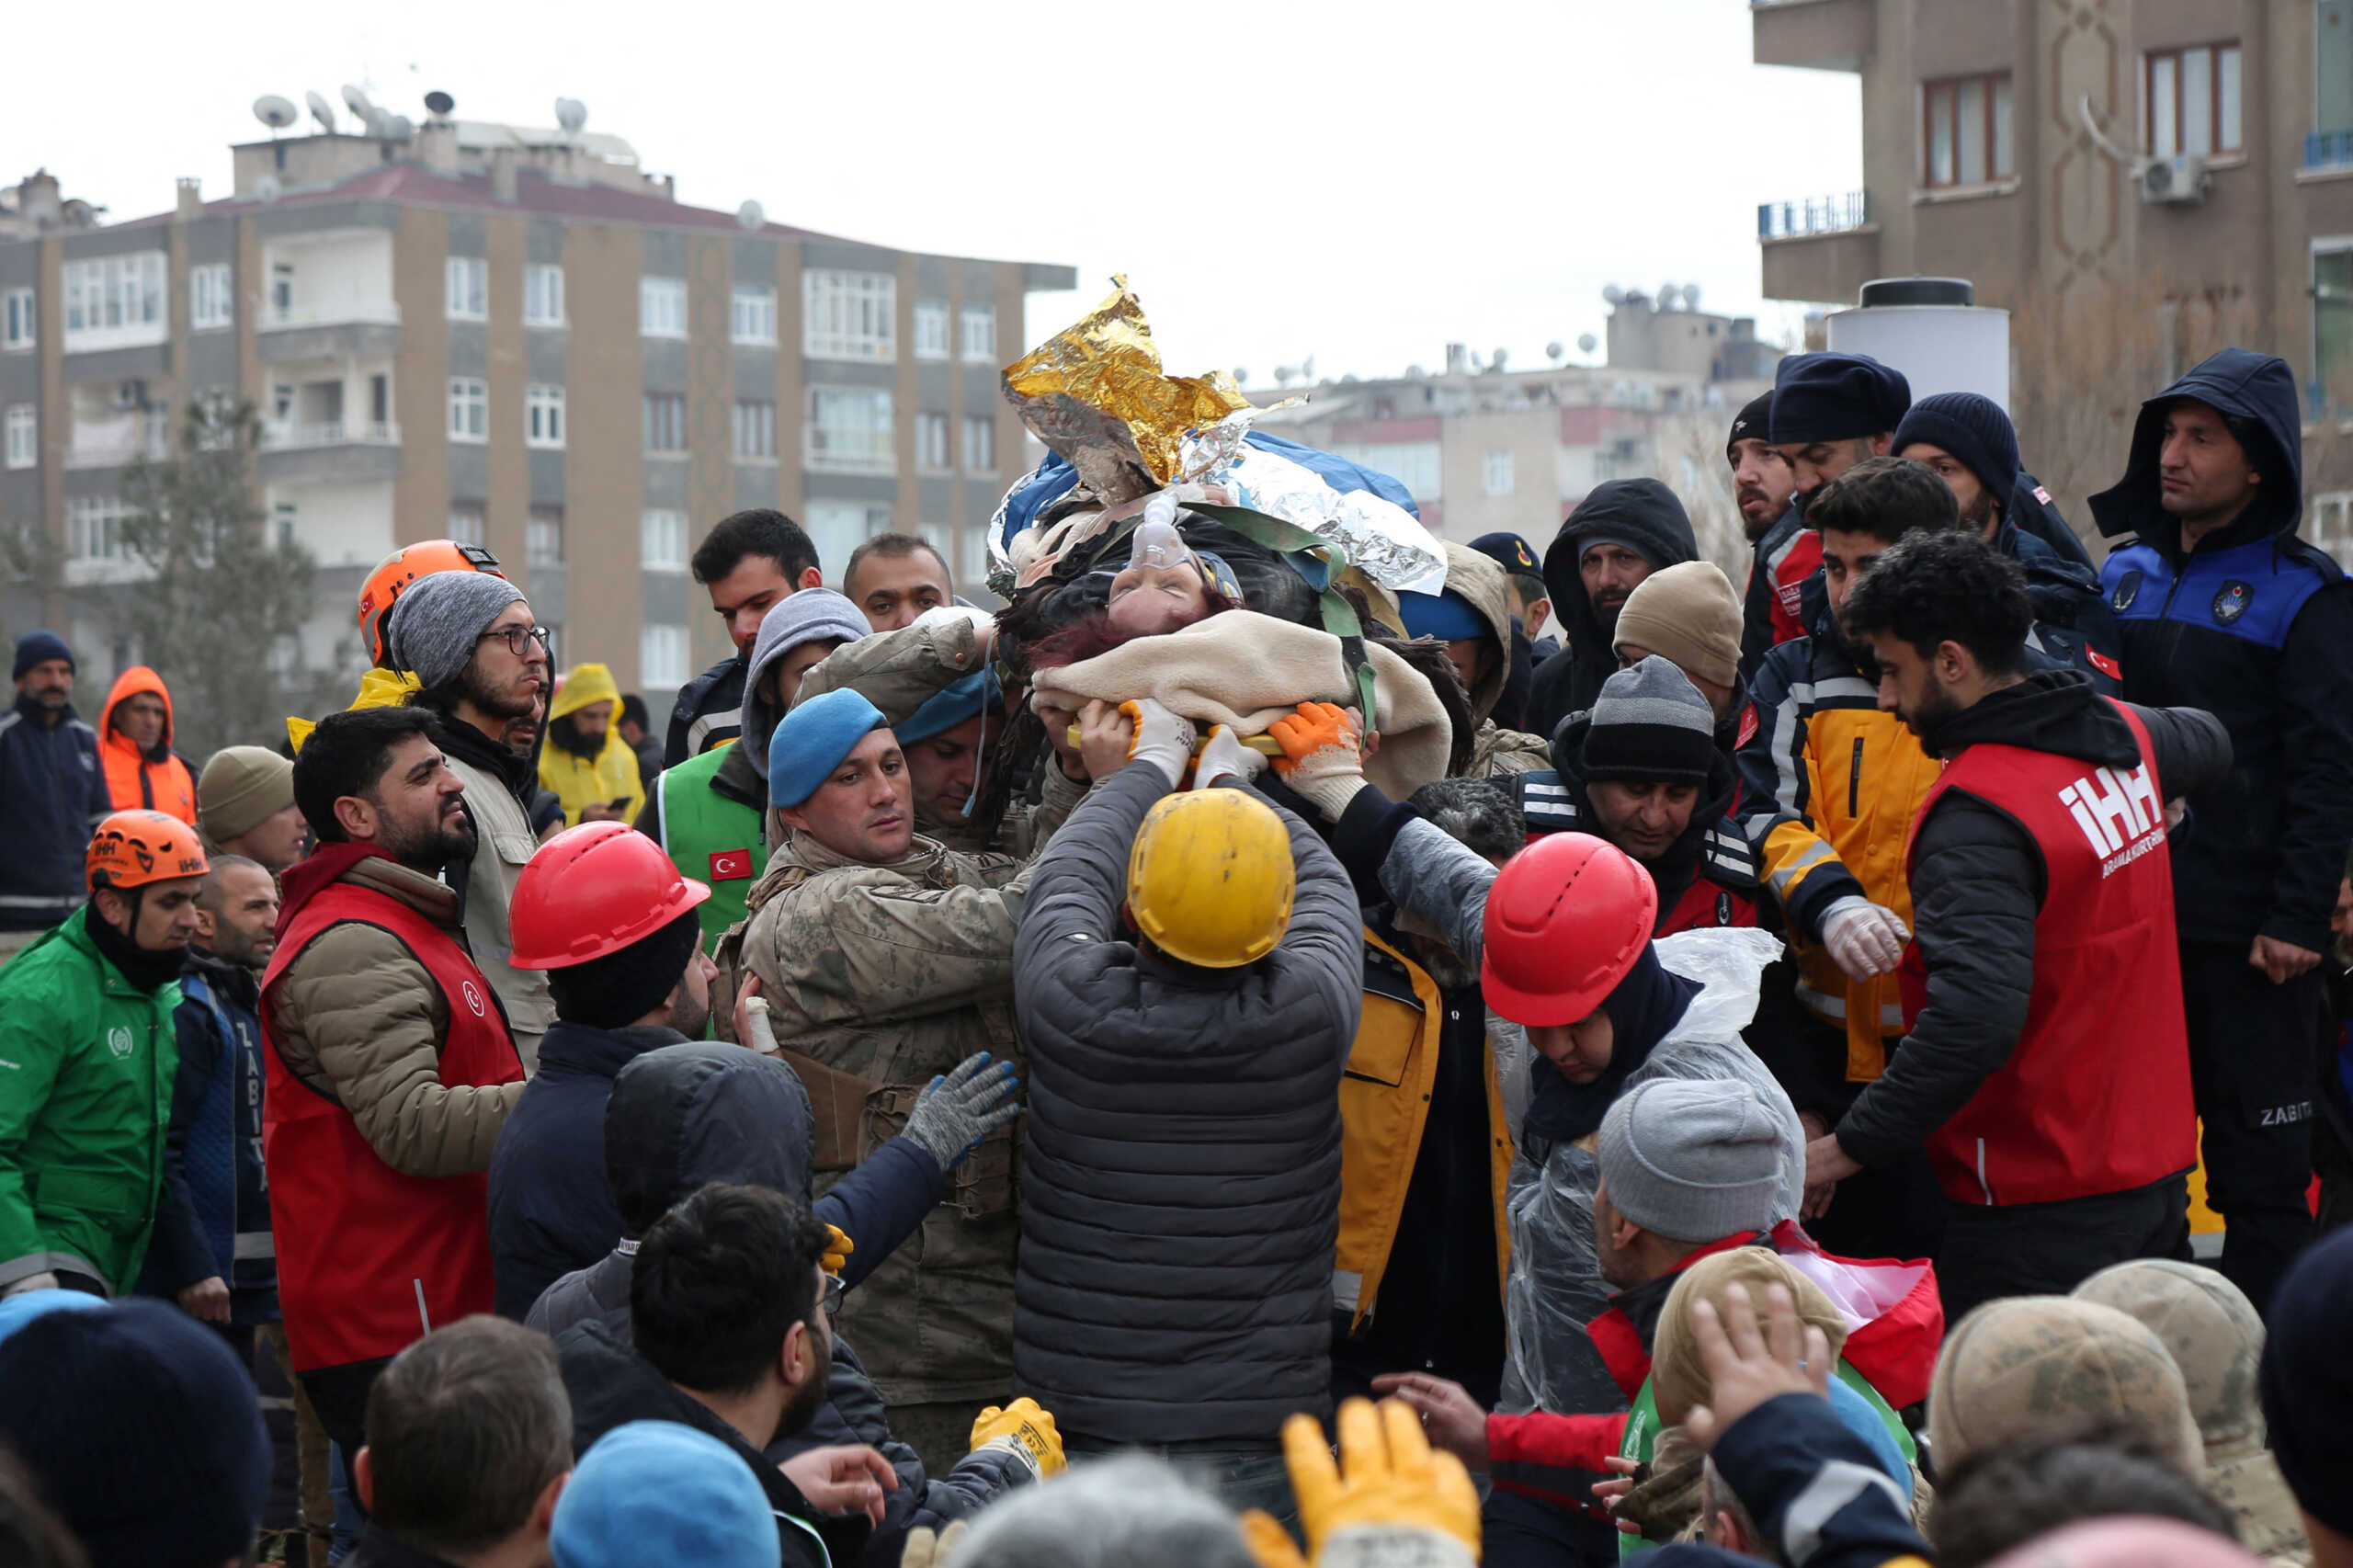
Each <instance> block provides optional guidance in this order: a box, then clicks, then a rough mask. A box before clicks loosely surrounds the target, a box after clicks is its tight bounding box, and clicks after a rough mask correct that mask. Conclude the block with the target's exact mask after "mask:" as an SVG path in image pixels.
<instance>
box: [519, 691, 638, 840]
mask: <svg viewBox="0 0 2353 1568" xmlns="http://www.w3.org/2000/svg"><path fill="white" fill-rule="evenodd" d="M597 702H609V703H611V704H612V705H613V717H612V719H611V721H610V722H608V723H607V724H606V726H605V738H604V741H603V743H602V744H600V745H599V746H598V747H597V755H596V756H593V757H590V756H581V755H580V754H579V753H578V752H575V751H570V750H567V749H566V748H565V747H563V746H562V745H558V744H554V737H553V735H552V734H551V735H550V736H549V744H546V745H543V746H541V747H540V783H541V784H543V785H545V786H546V787H547V788H548V789H550V790H553V791H555V796H556V799H557V800H559V801H563V821H564V825H565V826H567V827H577V826H578V825H579V824H580V814H581V812H585V811H586V810H587V809H588V808H589V807H590V806H609V805H612V804H614V803H615V802H616V801H618V802H620V812H621V820H622V821H623V822H628V821H630V820H631V818H633V817H635V816H636V815H637V808H638V807H639V806H640V805H641V804H642V803H643V800H644V786H643V785H642V784H641V783H640V782H639V780H638V776H637V754H636V753H635V752H633V751H631V749H630V744H629V743H628V742H627V741H625V740H623V739H621V729H620V706H621V688H620V687H618V686H616V685H614V684H613V672H612V671H610V670H608V669H607V668H606V667H605V666H604V665H576V666H574V669H573V671H572V673H571V675H569V676H566V677H565V679H564V683H563V690H562V691H559V692H557V693H556V694H555V700H554V701H552V702H551V703H549V704H548V723H549V724H550V725H551V726H552V725H553V724H554V723H555V722H557V721H558V720H560V719H564V718H568V717H570V716H571V715H572V714H574V713H577V712H579V711H580V710H582V709H583V708H586V707H588V706H589V705H591V704H592V703H597Z"/></svg>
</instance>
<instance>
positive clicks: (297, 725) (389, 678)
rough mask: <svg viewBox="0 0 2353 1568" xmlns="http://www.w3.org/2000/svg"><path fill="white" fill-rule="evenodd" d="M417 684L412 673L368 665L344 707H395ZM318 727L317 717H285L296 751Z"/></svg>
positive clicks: (401, 703) (289, 739)
mask: <svg viewBox="0 0 2353 1568" xmlns="http://www.w3.org/2000/svg"><path fill="white" fill-rule="evenodd" d="M416 688H417V680H416V677H415V676H411V675H395V674H393V673H392V671H391V670H386V669H371V670H369V672H368V673H367V674H366V675H363V676H360V677H359V695H358V696H357V697H355V698H353V699H351V706H350V707H349V708H347V709H346V710H345V711H347V712H357V711H358V710H360V709H362V708H398V707H401V706H403V705H404V704H405V703H406V702H407V701H408V699H409V693H411V692H413V691H415V690H416ZM318 727H319V722H318V721H317V720H316V719H289V720H287V721H286V739H287V743H288V744H290V745H291V746H293V748H294V749H295V750H296V751H298V752H299V751H301V749H302V743H303V742H304V741H307V740H309V739H310V738H311V732H312V731H313V730H315V729H317V728H318Z"/></svg>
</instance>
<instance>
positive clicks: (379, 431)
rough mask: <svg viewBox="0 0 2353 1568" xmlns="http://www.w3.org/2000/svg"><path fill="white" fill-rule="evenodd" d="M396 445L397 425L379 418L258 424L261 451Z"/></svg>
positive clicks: (397, 443)
mask: <svg viewBox="0 0 2353 1568" xmlns="http://www.w3.org/2000/svg"><path fill="white" fill-rule="evenodd" d="M400 444H401V427H400V426H397V425H392V424H388V423H386V422H384V421H381V420H376V421H358V420H353V421H346V420H341V419H330V420H326V421H324V422H322V423H318V424H308V425H306V424H299V423H297V422H296V421H294V420H291V419H271V420H266V421H264V422H263V425H262V427H261V445H262V450H264V451H266V452H296V451H307V450H310V449H313V448H317V447H353V446H358V447H397V446H399V445H400Z"/></svg>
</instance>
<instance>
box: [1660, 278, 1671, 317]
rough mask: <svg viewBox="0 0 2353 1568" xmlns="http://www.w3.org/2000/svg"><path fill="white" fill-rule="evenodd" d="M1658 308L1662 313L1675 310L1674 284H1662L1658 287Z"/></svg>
mask: <svg viewBox="0 0 2353 1568" xmlns="http://www.w3.org/2000/svg"><path fill="white" fill-rule="evenodd" d="M1658 308H1659V309H1660V310H1662V311H1671V310H1673V309H1675V285H1674V284H1672V283H1662V284H1660V285H1659V286H1658Z"/></svg>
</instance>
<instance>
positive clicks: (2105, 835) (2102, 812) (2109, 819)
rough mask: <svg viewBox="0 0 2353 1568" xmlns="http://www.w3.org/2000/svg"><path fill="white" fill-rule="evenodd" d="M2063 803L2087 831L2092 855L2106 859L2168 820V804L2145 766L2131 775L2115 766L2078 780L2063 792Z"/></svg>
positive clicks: (2133, 770)
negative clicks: (2166, 812) (2166, 816)
mask: <svg viewBox="0 0 2353 1568" xmlns="http://www.w3.org/2000/svg"><path fill="white" fill-rule="evenodd" d="M2059 803H2060V804H2061V805H2063V806H2064V807H2066V808H2067V814H2068V815H2070V816H2072V817H2074V818H2075V825H2076V826H2077V827H2080V828H2082V829H2083V830H2084V838H2085V840H2086V842H2087V843H2089V844H2090V845H2091V846H2092V853H2094V854H2095V855H2097V856H2098V857H2099V858H2101V859H2103V860H2105V859H2106V858H2109V856H2111V855H2113V854H2115V853H2116V852H2117V851H2118V850H2120V849H2121V848H2123V847H2124V846H2126V845H2128V844H2131V843H2132V842H2133V841H2134V840H2136V839H2138V838H2140V837H2142V836H2143V835H2145V834H2148V833H2149V832H2151V831H2152V830H2154V828H2156V827H2157V826H2158V824H2161V823H2163V822H2164V821H2165V801H2162V800H2160V799H2159V798H2158V796H2157V786H2156V783H2155V781H2154V780H2153V779H2151V778H2150V777H2149V765H2148V764H2147V763H2145V762H2144V763H2143V764H2142V765H2141V766H2140V767H2136V768H2134V769H2132V771H2131V772H2130V773H2123V774H2120V773H2118V772H2117V771H2116V769H2114V768H2112V767H2103V768H2101V769H2100V770H2099V771H2098V772H2097V773H2093V774H2088V775H2086V777H2084V778H2078V779H2076V780H2075V782H2074V783H2073V784H2070V785H2068V786H2067V787H2066V788H2065V789H2063V790H2060V791H2059Z"/></svg>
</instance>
